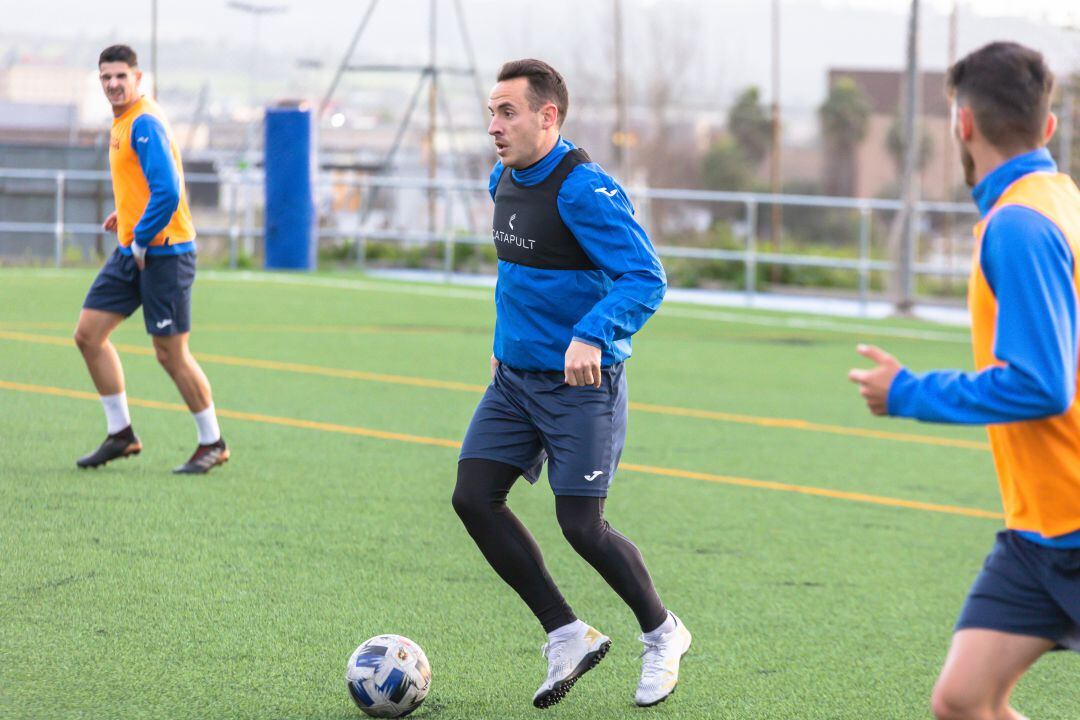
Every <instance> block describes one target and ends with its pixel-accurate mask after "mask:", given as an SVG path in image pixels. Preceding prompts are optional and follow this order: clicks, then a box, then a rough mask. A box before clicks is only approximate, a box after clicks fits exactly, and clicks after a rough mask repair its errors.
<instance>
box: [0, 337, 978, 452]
mask: <svg viewBox="0 0 1080 720" xmlns="http://www.w3.org/2000/svg"><path fill="white" fill-rule="evenodd" d="M0 340H15V341H18V342H30V343H38V344H42V345H60V346H65V347H67V346H70V345H71V344H72V341H71V340H70V339H69V338H64V337H56V336H52V335H35V334H32V333H24V332H14V331H10V330H0ZM116 348H117V349H118V350H122V351H124V352H126V353H131V354H133V355H145V356H152V355H153V354H154V350H153V349H152V348H148V347H144V346H141V345H126V344H122V343H121V344H116ZM195 357H196V358H197V359H198V360H200V361H202V362H207V363H217V364H219V365H232V366H235V367H246V368H258V369H261V370H277V371H281V372H292V373H300V374H305V375H321V376H323V377H335V378H346V379H349V380H363V381H367V382H377V383H387V384H393V385H410V386H413V387H425V388H433V389H438V390H456V391H461V392H470V393H480V392H483V391H484V389H485V387H486V386H484V385H475V384H471V383H463V382H455V381H452V380H435V379H432V378H423V377H415V376H411V375H390V374H385V373H373V372H366V371H363V370H345V369H341V368H331V367H324V366H320V365H307V364H305V363H293V362H282V361H278V360H260V359H257V358H244V357H236V356H233V355H215V354H212V353H195ZM630 409H631V410H634V411H636V412H643V413H650V414H654V415H671V416H676V417H691V418H698V419H702V420H716V421H719V422H730V423H736V424H741V425H756V426H758V427H771V428H783V429H787V430H803V431H807V432H819V433H826V434H831V435H844V436H847V437H859V438H871V439H875V440H892V441H895V442H907V443H916V444H920V445H935V446H938V447H952V448H961V449H965V450H982V451H988V450H989V449H990V446H989V444H988V443H985V442H979V441H976V440H960V439H956V438H944V437H934V436H933V435H918V434H915V433H900V432H889V431H885V430H870V429H867V428H853V427H844V426H843V425H829V424H825V423H815V422H810V421H808V420H797V419H791V418H771V417H761V416H756V415H741V414H737V413H726V412H719V411H714V410H698V409H695V408H683V407H675V406H670V405H653V404H649V403H640V402H631V403H630Z"/></svg>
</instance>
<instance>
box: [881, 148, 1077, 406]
mask: <svg viewBox="0 0 1080 720" xmlns="http://www.w3.org/2000/svg"><path fill="white" fill-rule="evenodd" d="M1056 169H1057V168H1056V166H1055V165H1054V161H1053V159H1051V157H1050V154H1049V153H1048V152H1047V151H1046V150H1045V149H1042V150H1036V151H1033V152H1030V153H1026V154H1024V155H1020V156H1017V157H1015V158H1012V159H1011V160H1009V161H1008V162H1006V163H1003V164H1002V165H1001V166H999V167H998V168H996V169H995V170H994V171H993V172H991V173H990V174H989V175H987V176H986V177H985V178H983V180H982V182H980V183H979V184H978V185H977V186H976V187H975V190H974V197H975V202H976V204H977V205H978V207H979V212H980V213H981V214H982V215H983V216H985V215H986V214H987V213H988V212H989V211H990V209H991V208H992V207H993V206H994V204H995V203H996V202H997V200H998V198H1000V197H1001V194H1002V193H1003V192H1004V191H1005V189H1006V188H1007V187H1008V186H1009V185H1011V184H1012V183H1013V182H1015V181H1016V180H1018V179H1019V178H1020V177H1022V176H1024V175H1027V174H1028V173H1032V172H1054V171H1056ZM979 261H980V263H981V267H982V271H983V275H984V276H985V277H986V280H987V282H988V284H989V285H990V289H991V290H992V291H993V293H994V296H995V297H996V298H997V301H998V318H997V326H996V332H995V340H994V356H995V357H996V358H998V359H999V360H1001V361H1002V362H1003V363H1004V364H1003V365H1000V366H999V365H995V366H993V367H989V368H986V369H984V370H982V371H980V372H962V371H959V370H935V371H932V372H928V373H923V374H921V375H915V374H913V373H912V372H910V371H909V370H907V369H906V368H905V369H903V370H901V372H900V374H899V375H897V376H896V379H895V380H893V383H892V386H891V387H890V388H889V400H888V404H889V414H890V415H896V416H898V417H910V418H915V419H918V420H924V421H930V422H944V423H964V424H990V423H1006V422H1017V421H1021V420H1035V419H1038V418H1043V417H1050V416H1053V415H1057V414H1059V413H1062V412H1064V411H1065V410H1066V409H1067V408H1068V407H1069V405H1071V404H1072V401H1073V396H1074V394H1075V392H1076V366H1077V360H1076V358H1077V354H1078V328H1077V304H1078V302H1077V296H1076V287H1075V285H1074V283H1073V264H1074V262H1075V258H1073V256H1072V251H1071V250H1070V249H1069V245H1068V243H1067V242H1066V240H1065V237H1064V235H1062V233H1061V230H1060V229H1059V228H1058V227H1057V225H1055V224H1054V223H1053V222H1051V221H1050V220H1049V219H1048V218H1046V217H1044V216H1043V215H1041V214H1039V213H1037V212H1035V211H1034V210H1031V209H1028V208H1025V207H1021V206H1017V205H1011V206H1007V207H1005V208H1002V209H1001V210H1000V211H999V212H997V213H996V214H995V215H994V216H993V217H992V218H991V219H990V222H989V224H988V225H987V228H986V232H985V234H984V235H983V239H982V248H981V251H980V257H979Z"/></svg>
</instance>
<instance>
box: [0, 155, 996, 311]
mask: <svg viewBox="0 0 1080 720" xmlns="http://www.w3.org/2000/svg"><path fill="white" fill-rule="evenodd" d="M3 179H13V180H28V181H51V182H52V183H54V185H55V218H54V220H53V222H9V221H5V220H4V219H3V218H0V233H26V234H31V233H32V234H50V235H51V236H52V238H53V246H54V247H53V255H54V263H55V265H56V266H57V267H60V266H61V265H62V264H63V256H64V242H65V238H66V237H68V236H74V235H100V234H102V229H101V226H100V225H98V224H96V223H69V222H66V221H65V218H64V211H65V204H66V203H65V197H66V193H67V192H68V190H67V189H68V188H69V186H70V184H71V183H73V182H78V181H94V182H109V180H110V176H109V173H108V172H107V171H101V170H42V169H19V168H0V180H3ZM185 179H186V181H187V183H188V185H194V184H198V183H218V184H219V185H220V187H221V188H222V190H224V191H225V192H226V198H227V200H226V205H227V224H226V225H225V226H213V225H209V226H208V225H206V224H203V223H200V225H199V231H200V234H203V235H207V236H219V237H226V238H228V243H229V258H230V265H231V266H233V267H235V266H236V264H237V259H238V257H239V254H240V245H241V243H243V244H244V246H245V247H246V248H248V252H249V253H250V252H251V248H252V247H253V245H254V239H255V238H257V237H258V236H260V235H261V234H262V232H263V227H262V226H258V225H256V223H255V221H254V212H253V207H254V200H255V198H256V197H257V195H254V196H253V193H252V190H259V189H261V187H262V183H263V177H262V173H261V172H259V171H256V170H236V171H228V172H225V173H222V174H220V175H219V174H205V173H203V174H199V173H190V174H187V175H185ZM331 186H336V187H342V186H344V187H352V188H355V189H357V190H359V191H360V193H361V196H362V197H363V198H364V206H363V207H361V209H360V210H359V211H358V212H357V213H356V215H357V217H356V224H355V225H356V226H355V228H353V229H344V230H343V229H332V228H320V230H319V238H325V239H338V240H348V241H351V242H353V243H355V244H356V248H357V263H358V265H360V266H362V265H363V262H364V257H365V244H366V242H367V241H385V242H396V243H407V244H420V243H442V245H443V250H444V252H443V264H444V268H443V269H444V271H445V273H446V275H447V276H449V274H450V273H452V271H453V250H454V245H455V244H457V243H463V244H476V245H486V244H488V243H490V242H491V236H490V233H487V232H476V230H475V228H476V227H477V226H478V223H476V222H472V223H471V224H472V225H473V229H472V230H471V231H466V232H461V231H459V230H455V228H454V227H453V226H452V223H451V222H450V214H449V212H447V213H446V217H445V219H444V222H443V225H444V227H443V229H442V231H441V232H440V231H427V232H424V231H415V230H405V229H401V228H389V229H381V230H374V229H371V228H370V227H367V223H366V219H367V218H366V215H367V214H368V212H369V211H370V208H371V204H370V203H371V198H372V197H373V195H374V194H375V193H378V192H384V191H394V192H401V191H407V190H408V191H424V192H425V193H429V194H430V195H432V196H434V197H436V198H437V199H439V200H442V201H443V204H444V206H445V207H446V208H447V209H449V206H450V205H451V202H450V201H451V200H452V199H453V198H454V197H455V196H457V197H458V198H459V201H463V202H464V203H465V204H466V205H467V204H468V203H469V202H471V199H474V198H475V196H477V195H483V197H485V198H486V197H487V184H486V183H485V182H475V181H472V182H471V181H461V180H447V179H437V180H428V179H426V178H402V177H376V176H368V177H359V178H344V179H331V178H330V177H328V175H327V174H325V173H324V174H323V175H321V176H320V189H329V188H330V187H331ZM241 191H244V195H245V199H246V201H245V203H244V207H243V208H241V207H240V202H241V201H240V195H241ZM628 192H629V194H630V196H631V198H632V199H633V200H634V201H635V203H637V204H639V205H641V204H642V202H643V201H650V200H665V201H678V202H691V203H697V204H711V205H728V206H730V205H737V206H741V207H742V209H743V213H742V216H743V220H742V228H741V232H740V233H739V234H740V235H741V236H742V240H743V243H744V244H743V247H742V248H741V249H738V250H735V249H720V248H710V247H682V246H673V245H663V244H659V245H657V248H656V249H657V252H658V253H659V254H660V256H661V257H669V258H696V259H701V260H719V261H729V262H736V263H741V264H742V265H743V266H744V269H745V273H744V274H745V287H744V290H745V292H746V293H747V294H748V295H753V294H754V293H755V292H757V290H758V288H757V268H758V266H759V265H779V266H791V267H798V266H802V267H820V268H833V269H845V270H851V271H854V272H855V273H856V274H857V277H858V295H859V299H860V301H862V302H866V300H867V297H868V295H869V291H870V276H871V273H873V272H891V271H892V270H893V268H894V265H893V263H892V262H891V261H888V260H875V259H873V257H872V255H871V247H870V246H871V228H872V222H873V213H874V212H875V211H887V212H897V211H899V210H901V208H902V203H901V202H900V201H899V200H888V199H877V198H848V197H825V196H817V195H789V194H779V195H772V194H768V193H749V192H725V191H710V190H688V189H667V188H631V189H628ZM773 204H779V205H781V206H787V207H814V208H822V209H843V210H850V211H854V212H857V213H858V218H859V222H858V231H857V248H856V253H855V256H854V257H851V258H839V257H828V256H820V255H805V254H798V253H779V252H762V251H761V250H760V249H759V247H758V241H759V239H758V215H759V213H758V210H759V208H760V207H761V206H763V205H765V206H769V205H773ZM975 212H976V211H975V207H974V206H973V205H972V204H970V203H948V202H920V203H918V205H917V208H916V218H915V223H916V227H918V225H919V220H920V217H923V216H930V215H932V214H950V215H960V216H965V217H973V216H974V215H975ZM911 252H912V255H913V257H912V260H914V259H915V258H914V254H915V248H911ZM912 271H913V275H915V276H919V275H934V276H945V277H963V276H966V274H967V269H966V268H964V267H955V266H951V265H941V264H933V263H918V262H912Z"/></svg>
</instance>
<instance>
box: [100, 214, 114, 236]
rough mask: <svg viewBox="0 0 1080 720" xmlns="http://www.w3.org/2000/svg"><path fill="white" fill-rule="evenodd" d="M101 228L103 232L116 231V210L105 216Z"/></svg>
mask: <svg viewBox="0 0 1080 720" xmlns="http://www.w3.org/2000/svg"><path fill="white" fill-rule="evenodd" d="M101 229H102V230H104V231H105V232H116V211H115V210H113V211H112V212H111V213H109V217H107V218H105V222H103V223H101Z"/></svg>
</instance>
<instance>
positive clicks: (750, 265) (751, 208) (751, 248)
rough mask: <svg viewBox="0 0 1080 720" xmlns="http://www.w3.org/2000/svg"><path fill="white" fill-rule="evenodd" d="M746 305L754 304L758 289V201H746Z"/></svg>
mask: <svg viewBox="0 0 1080 720" xmlns="http://www.w3.org/2000/svg"><path fill="white" fill-rule="evenodd" d="M743 264H744V265H745V266H746V303H747V304H748V305H753V304H754V291H755V288H756V287H757V201H756V200H747V201H746V255H745V258H744V260H743Z"/></svg>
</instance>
